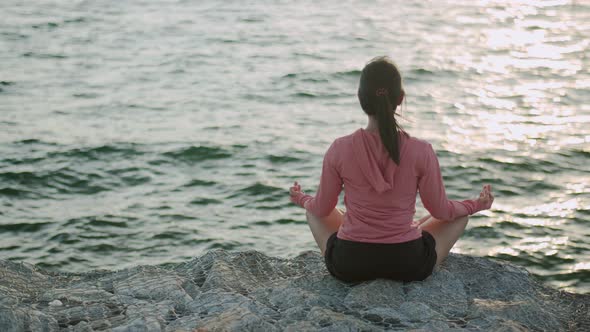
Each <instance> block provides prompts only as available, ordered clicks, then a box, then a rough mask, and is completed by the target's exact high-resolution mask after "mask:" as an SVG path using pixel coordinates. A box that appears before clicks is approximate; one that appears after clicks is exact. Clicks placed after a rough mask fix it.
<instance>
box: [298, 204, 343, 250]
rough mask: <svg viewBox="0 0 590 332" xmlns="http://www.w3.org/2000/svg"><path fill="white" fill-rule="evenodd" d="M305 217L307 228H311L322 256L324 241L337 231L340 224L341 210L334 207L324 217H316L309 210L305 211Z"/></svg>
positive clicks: (341, 218)
mask: <svg viewBox="0 0 590 332" xmlns="http://www.w3.org/2000/svg"><path fill="white" fill-rule="evenodd" d="M306 217H307V224H308V225H309V229H311V233H312V234H313V238H314V239H315V242H316V243H317V244H318V247H319V248H320V251H321V252H322V256H324V253H325V252H326V242H327V241H328V238H329V237H330V235H332V234H333V233H335V232H337V231H338V229H339V228H340V225H342V220H343V217H344V214H343V213H342V211H340V210H338V209H334V210H332V212H331V213H330V214H329V215H328V216H327V217H324V218H318V217H316V216H314V215H313V214H311V213H309V212H307V213H306Z"/></svg>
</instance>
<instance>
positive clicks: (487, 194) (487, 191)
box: [477, 184, 494, 211]
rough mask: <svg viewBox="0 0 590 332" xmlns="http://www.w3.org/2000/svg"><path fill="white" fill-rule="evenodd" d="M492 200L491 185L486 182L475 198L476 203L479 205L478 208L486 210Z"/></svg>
mask: <svg viewBox="0 0 590 332" xmlns="http://www.w3.org/2000/svg"><path fill="white" fill-rule="evenodd" d="M493 202H494V195H493V194H492V186H491V185H489V184H486V185H484V186H483V189H482V190H481V193H479V198H478V199H477V205H478V206H479V210H480V211H481V210H488V209H489V208H491V207H492V203H493Z"/></svg>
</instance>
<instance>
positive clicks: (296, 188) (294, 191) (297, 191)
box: [289, 181, 303, 204]
mask: <svg viewBox="0 0 590 332" xmlns="http://www.w3.org/2000/svg"><path fill="white" fill-rule="evenodd" d="M302 193H303V192H302V191H301V185H299V183H297V181H295V183H294V184H293V186H292V187H291V188H289V195H290V196H291V202H293V203H295V204H298V202H297V198H298V197H299V196H300V195H301V194H302Z"/></svg>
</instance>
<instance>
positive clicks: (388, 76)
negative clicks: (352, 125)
mask: <svg viewBox="0 0 590 332" xmlns="http://www.w3.org/2000/svg"><path fill="white" fill-rule="evenodd" d="M358 98H359V102H360V103H361V107H362V109H363V111H365V113H367V115H369V116H374V117H375V119H376V120H377V123H378V126H379V135H380V137H381V142H382V143H383V145H384V146H385V149H386V150H387V152H388V153H389V157H390V158H391V159H392V160H393V161H394V162H395V163H396V164H398V165H399V163H400V139H399V135H400V134H403V133H404V131H403V129H402V128H401V127H400V126H399V124H398V123H397V121H396V120H395V110H396V108H397V105H398V104H399V103H400V102H401V100H402V98H404V90H403V87H402V78H401V75H400V73H399V70H398V69H397V67H396V65H395V64H394V63H393V62H392V61H391V60H390V59H389V58H387V57H377V58H375V59H373V60H371V62H369V63H368V64H367V65H366V66H365V68H363V71H362V72H361V77H360V80H359V89H358Z"/></svg>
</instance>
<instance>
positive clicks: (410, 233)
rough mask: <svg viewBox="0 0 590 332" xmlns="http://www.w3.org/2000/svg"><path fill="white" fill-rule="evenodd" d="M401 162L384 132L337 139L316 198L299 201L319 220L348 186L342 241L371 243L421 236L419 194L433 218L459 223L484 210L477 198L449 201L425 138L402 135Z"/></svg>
mask: <svg viewBox="0 0 590 332" xmlns="http://www.w3.org/2000/svg"><path fill="white" fill-rule="evenodd" d="M399 137H400V146H401V150H400V164H399V165H397V164H395V162H394V161H393V160H392V159H391V158H390V157H389V154H388V153H387V151H386V150H385V147H384V145H383V144H382V143H381V138H380V136H379V133H378V132H371V131H366V130H364V129H358V130H357V131H355V132H354V133H352V134H350V135H347V136H343V137H340V138H338V139H336V140H335V141H334V142H333V143H332V145H331V146H330V148H329V149H328V151H327V152H326V154H325V156H324V162H323V166H322V175H321V178H320V185H319V187H318V190H317V192H316V195H315V197H314V196H310V195H305V194H300V195H299V197H295V199H296V201H297V202H298V203H299V204H300V205H301V206H303V207H304V208H305V209H306V210H308V211H309V212H310V213H311V214H313V215H315V216H317V217H325V216H327V215H329V214H330V212H332V210H333V209H334V208H335V207H336V204H337V203H338V196H339V194H340V192H341V191H342V187H343V186H344V204H345V206H346V213H345V214H344V221H343V223H342V225H341V227H340V229H339V230H338V234H337V236H338V238H340V239H344V240H351V241H358V242H369V243H400V242H406V241H411V240H414V239H417V238H419V237H420V236H421V235H422V234H421V231H420V230H419V229H417V228H415V227H412V226H411V223H412V221H413V218H414V214H415V212H416V193H417V192H419V193H420V198H421V200H422V203H423V205H424V207H425V208H426V209H427V210H428V212H430V214H431V215H432V216H433V217H435V218H437V219H441V220H454V219H456V218H458V217H461V216H465V215H470V214H473V213H475V212H477V211H480V210H482V209H483V207H482V206H480V204H479V203H478V201H477V200H464V201H453V200H449V199H448V198H447V195H446V193H445V187H444V183H443V179H442V175H441V172H440V166H439V164H438V159H437V157H436V153H435V152H434V150H433V148H432V146H431V145H430V144H429V143H428V142H426V141H423V140H420V139H417V138H414V137H410V136H409V135H407V134H405V133H404V134H400V135H399Z"/></svg>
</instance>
